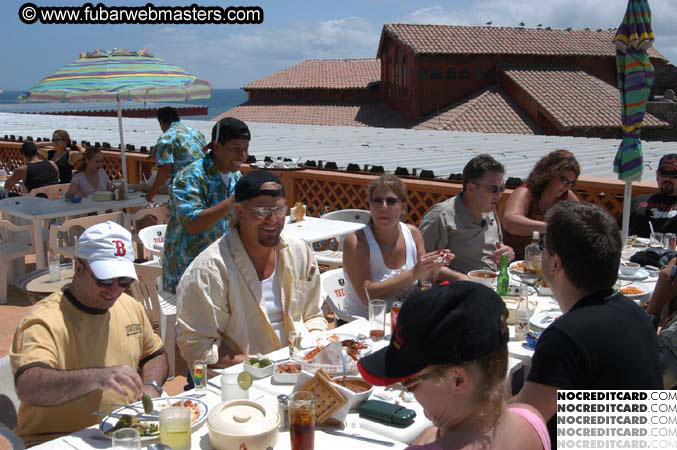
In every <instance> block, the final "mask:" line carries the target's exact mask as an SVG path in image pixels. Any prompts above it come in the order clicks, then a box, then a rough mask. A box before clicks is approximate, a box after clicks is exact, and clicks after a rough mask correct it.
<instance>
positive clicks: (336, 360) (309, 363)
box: [294, 338, 371, 375]
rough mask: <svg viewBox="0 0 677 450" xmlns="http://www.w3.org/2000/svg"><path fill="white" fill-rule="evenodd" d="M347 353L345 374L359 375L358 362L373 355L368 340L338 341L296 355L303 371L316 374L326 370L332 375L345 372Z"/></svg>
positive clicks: (304, 350)
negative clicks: (368, 355)
mask: <svg viewBox="0 0 677 450" xmlns="http://www.w3.org/2000/svg"><path fill="white" fill-rule="evenodd" d="M344 352H345V355H346V356H345V366H346V367H345V373H346V374H350V375H353V374H356V373H357V361H358V360H359V359H360V358H361V357H363V356H365V355H367V354H369V353H371V346H370V345H369V341H367V340H366V339H340V338H338V339H336V340H332V341H330V342H328V343H320V344H318V345H316V346H314V347H310V348H307V349H303V350H301V351H300V352H297V353H296V354H295V355H294V359H295V360H297V361H298V362H300V363H301V365H302V367H303V370H305V371H306V372H310V373H315V372H317V371H318V370H319V369H324V371H325V372H327V373H329V374H330V375H338V374H342V373H343V372H344V368H343V364H344V363H343V353H344Z"/></svg>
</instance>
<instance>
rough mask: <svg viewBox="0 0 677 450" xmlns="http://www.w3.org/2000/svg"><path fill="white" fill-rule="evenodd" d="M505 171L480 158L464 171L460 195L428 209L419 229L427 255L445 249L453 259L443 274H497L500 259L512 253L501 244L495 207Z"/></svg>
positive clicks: (509, 256) (491, 160)
mask: <svg viewBox="0 0 677 450" xmlns="http://www.w3.org/2000/svg"><path fill="white" fill-rule="evenodd" d="M504 175H505V168H504V167H503V165H502V164H501V163H499V162H498V161H496V160H495V159H494V158H492V157H491V156H489V155H479V156H476V157H474V158H473V159H471V160H470V161H468V164H466V166H465V168H464V169H463V191H462V192H461V193H460V194H458V195H457V196H456V197H453V198H450V199H448V200H445V201H443V202H441V203H438V204H436V205H434V206H433V207H432V208H430V209H429V210H428V211H427V212H426V213H425V215H424V216H423V219H422V220H421V223H420V225H419V228H420V230H421V233H422V234H423V241H424V242H425V248H426V251H429V252H431V251H434V250H440V249H444V248H448V249H449V250H451V252H452V253H454V254H455V255H456V257H455V258H454V259H453V260H452V261H451V263H450V264H449V267H448V268H445V269H443V270H449V271H456V272H461V273H468V272H469V271H471V270H478V269H486V270H493V271H496V270H497V269H498V266H499V264H500V260H501V255H502V254H505V255H506V256H507V257H508V261H512V259H513V258H514V257H515V253H514V252H513V250H512V248H510V247H509V246H507V245H504V244H503V242H502V241H503V239H502V237H503V234H502V232H501V224H500V223H499V221H498V216H497V215H496V207H497V206H498V202H499V201H500V200H501V194H502V193H503V191H504V190H505V184H504V181H503V178H504Z"/></svg>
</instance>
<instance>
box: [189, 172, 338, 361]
mask: <svg viewBox="0 0 677 450" xmlns="http://www.w3.org/2000/svg"><path fill="white" fill-rule="evenodd" d="M235 202H236V203H235V214H236V217H235V222H236V223H235V228H234V229H232V230H231V231H230V232H229V233H228V234H226V235H225V236H223V237H221V238H220V239H218V240H217V241H216V242H214V243H212V244H211V245H209V246H208V247H207V248H206V249H205V250H204V251H203V252H202V253H200V254H199V255H198V256H197V257H196V258H195V259H194V260H193V262H192V263H191V264H190V265H189V266H188V268H187V269H186V271H185V273H184V274H183V277H181V281H180V282H179V286H178V289H177V295H176V296H177V302H178V304H177V309H176V322H177V343H178V345H179V348H180V349H181V355H182V356H183V358H184V359H185V360H186V362H187V363H188V364H189V367H190V365H191V364H192V363H193V362H194V361H195V360H197V359H203V360H205V361H207V362H208V363H209V364H210V367H228V366H231V365H233V364H237V363H240V362H242V361H244V360H245V359H246V358H247V357H248V355H251V354H257V353H269V352H272V351H273V350H277V349H279V348H281V347H283V346H286V345H287V335H288V334H289V332H291V331H301V332H307V331H323V330H325V329H326V328H327V321H326V320H325V319H324V317H323V315H322V311H321V310H320V302H321V301H320V271H319V269H318V267H317V263H316V261H315V258H314V256H313V252H312V250H311V249H310V247H309V246H308V245H307V244H306V243H305V242H303V241H300V240H296V239H294V238H289V239H287V238H283V237H281V236H280V234H281V233H282V227H283V226H284V221H285V216H286V213H287V205H286V203H285V199H284V190H283V188H282V182H281V181H280V179H279V178H278V177H276V176H275V175H273V174H272V173H271V172H268V171H265V170H257V171H253V172H249V173H248V174H247V175H245V176H243V177H242V178H241V179H240V181H238V183H237V185H236V186H235Z"/></svg>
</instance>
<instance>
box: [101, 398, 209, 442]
mask: <svg viewBox="0 0 677 450" xmlns="http://www.w3.org/2000/svg"><path fill="white" fill-rule="evenodd" d="M152 403H153V411H152V413H150V414H152V415H157V414H159V413H160V411H162V410H163V409H165V408H169V407H170V406H183V407H186V408H188V409H190V418H191V431H195V430H197V429H198V428H200V426H201V425H202V424H203V423H204V422H205V421H206V420H207V413H208V412H209V407H208V406H207V404H206V403H205V402H203V401H202V400H199V399H197V398H194V397H158V398H154V399H152ZM112 414H115V415H118V414H122V415H123V416H122V417H120V418H118V417H113V416H112V415H111V414H109V415H107V416H106V417H104V418H103V420H102V421H101V423H100V424H99V431H100V432H101V434H103V435H104V436H106V437H107V438H110V437H112V435H113V432H115V431H117V430H119V429H120V428H134V429H137V430H139V434H140V435H141V442H149V441H152V440H155V439H158V438H159V437H160V422H159V420H157V421H154V420H137V419H136V417H135V416H137V415H143V414H144V407H143V402H141V401H139V402H136V403H132V404H130V405H127V406H123V407H121V408H118V409H116V410H115V411H113V413H112Z"/></svg>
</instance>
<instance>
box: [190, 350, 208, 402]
mask: <svg viewBox="0 0 677 450" xmlns="http://www.w3.org/2000/svg"><path fill="white" fill-rule="evenodd" d="M193 384H194V385H195V396H196V397H202V396H203V395H205V393H206V392H207V363H206V362H204V361H202V360H201V359H198V360H197V361H195V362H194V363H193Z"/></svg>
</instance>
